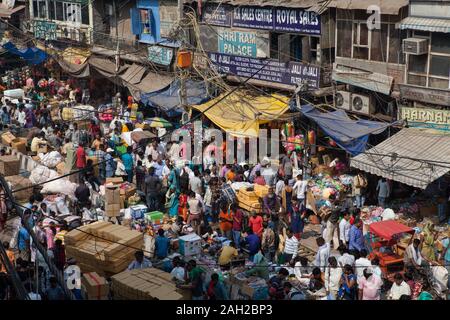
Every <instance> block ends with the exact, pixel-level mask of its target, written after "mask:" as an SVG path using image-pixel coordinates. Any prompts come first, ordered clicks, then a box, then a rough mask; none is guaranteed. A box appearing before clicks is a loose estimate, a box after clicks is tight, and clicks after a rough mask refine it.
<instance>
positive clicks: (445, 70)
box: [430, 55, 450, 78]
mask: <svg viewBox="0 0 450 320" xmlns="http://www.w3.org/2000/svg"><path fill="white" fill-rule="evenodd" d="M449 73H450V56H448V57H446V56H436V55H431V60H430V75H433V76H441V77H446V78H448V77H449Z"/></svg>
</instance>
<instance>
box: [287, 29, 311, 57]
mask: <svg viewBox="0 0 450 320" xmlns="http://www.w3.org/2000/svg"><path fill="white" fill-rule="evenodd" d="M290 38H291V39H290V44H291V45H290V47H291V48H290V54H291V58H292V60H296V61H302V60H307V59H304V57H303V55H302V36H299V35H291V37H290ZM305 58H306V57H305ZM308 61H309V60H308Z"/></svg>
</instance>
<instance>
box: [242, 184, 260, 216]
mask: <svg viewBox="0 0 450 320" xmlns="http://www.w3.org/2000/svg"><path fill="white" fill-rule="evenodd" d="M236 198H237V202H238V205H239V207H240V208H242V209H244V210H247V211H256V212H261V210H262V206H261V202H260V201H259V196H258V195H257V194H256V190H255V189H254V188H245V187H244V188H241V189H239V192H238V193H237V194H236Z"/></svg>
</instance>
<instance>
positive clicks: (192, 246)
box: [178, 233, 202, 256]
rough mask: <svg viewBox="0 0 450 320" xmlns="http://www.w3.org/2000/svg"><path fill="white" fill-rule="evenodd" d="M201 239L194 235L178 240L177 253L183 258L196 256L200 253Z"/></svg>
mask: <svg viewBox="0 0 450 320" xmlns="http://www.w3.org/2000/svg"><path fill="white" fill-rule="evenodd" d="M201 242H202V239H201V238H200V237H199V236H198V235H197V234H195V233H191V234H188V235H186V236H182V237H179V238H178V244H179V253H180V254H182V255H184V256H194V255H198V254H200V253H201V251H202V245H201Z"/></svg>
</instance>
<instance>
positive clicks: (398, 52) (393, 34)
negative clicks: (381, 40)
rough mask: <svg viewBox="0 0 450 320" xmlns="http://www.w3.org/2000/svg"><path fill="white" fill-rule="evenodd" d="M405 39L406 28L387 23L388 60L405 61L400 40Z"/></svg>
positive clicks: (393, 61) (394, 61) (391, 61)
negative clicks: (400, 28)
mask: <svg viewBox="0 0 450 320" xmlns="http://www.w3.org/2000/svg"><path fill="white" fill-rule="evenodd" d="M403 39H406V30H399V29H396V28H395V25H393V24H390V25H389V62H390V63H400V64H403V63H405V55H404V54H403V51H402V50H403V49H402V40H403Z"/></svg>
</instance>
